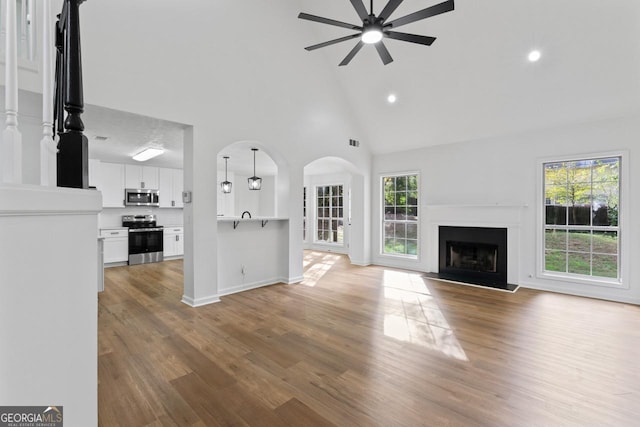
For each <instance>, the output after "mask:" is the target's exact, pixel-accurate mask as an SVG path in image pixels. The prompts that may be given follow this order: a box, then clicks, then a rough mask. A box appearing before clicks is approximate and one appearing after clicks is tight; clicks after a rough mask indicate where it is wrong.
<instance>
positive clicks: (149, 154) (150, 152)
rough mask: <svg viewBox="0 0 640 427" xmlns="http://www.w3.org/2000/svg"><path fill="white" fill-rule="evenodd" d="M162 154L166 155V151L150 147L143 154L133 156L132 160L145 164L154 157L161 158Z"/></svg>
mask: <svg viewBox="0 0 640 427" xmlns="http://www.w3.org/2000/svg"><path fill="white" fill-rule="evenodd" d="M162 153H164V150H163V149H162V148H151V147H149V148H145V149H144V150H142V151H141V152H139V153H138V154H136V155H135V156H133V157H132V159H133V160H136V161H138V162H145V161H147V160H149V159H153V158H154V157H157V156H159V155H160V154H162Z"/></svg>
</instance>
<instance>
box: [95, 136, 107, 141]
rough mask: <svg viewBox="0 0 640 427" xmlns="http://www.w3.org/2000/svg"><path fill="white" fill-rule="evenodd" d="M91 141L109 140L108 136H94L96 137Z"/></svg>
mask: <svg viewBox="0 0 640 427" xmlns="http://www.w3.org/2000/svg"><path fill="white" fill-rule="evenodd" d="M93 139H95V140H96V141H106V140H107V139H109V137H108V136H100V135H96V137H95V138H93Z"/></svg>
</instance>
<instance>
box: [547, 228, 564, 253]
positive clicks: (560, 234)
mask: <svg viewBox="0 0 640 427" xmlns="http://www.w3.org/2000/svg"><path fill="white" fill-rule="evenodd" d="M544 247H545V249H558V250H562V251H566V250H567V232H566V231H563V230H546V232H545V233H544Z"/></svg>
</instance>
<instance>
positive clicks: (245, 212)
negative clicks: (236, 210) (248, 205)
mask: <svg viewBox="0 0 640 427" xmlns="http://www.w3.org/2000/svg"><path fill="white" fill-rule="evenodd" d="M244 214H247V215H249V218H251V212H249V211H244V212H242V217H241V218H244Z"/></svg>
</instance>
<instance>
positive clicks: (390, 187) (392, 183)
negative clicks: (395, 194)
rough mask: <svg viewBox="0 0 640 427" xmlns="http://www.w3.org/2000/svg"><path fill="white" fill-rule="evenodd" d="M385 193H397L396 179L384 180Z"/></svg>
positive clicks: (386, 178) (388, 178)
mask: <svg viewBox="0 0 640 427" xmlns="http://www.w3.org/2000/svg"><path fill="white" fill-rule="evenodd" d="M384 191H385V193H386V192H388V191H396V179H395V178H394V177H390V176H389V177H385V178H384Z"/></svg>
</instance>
